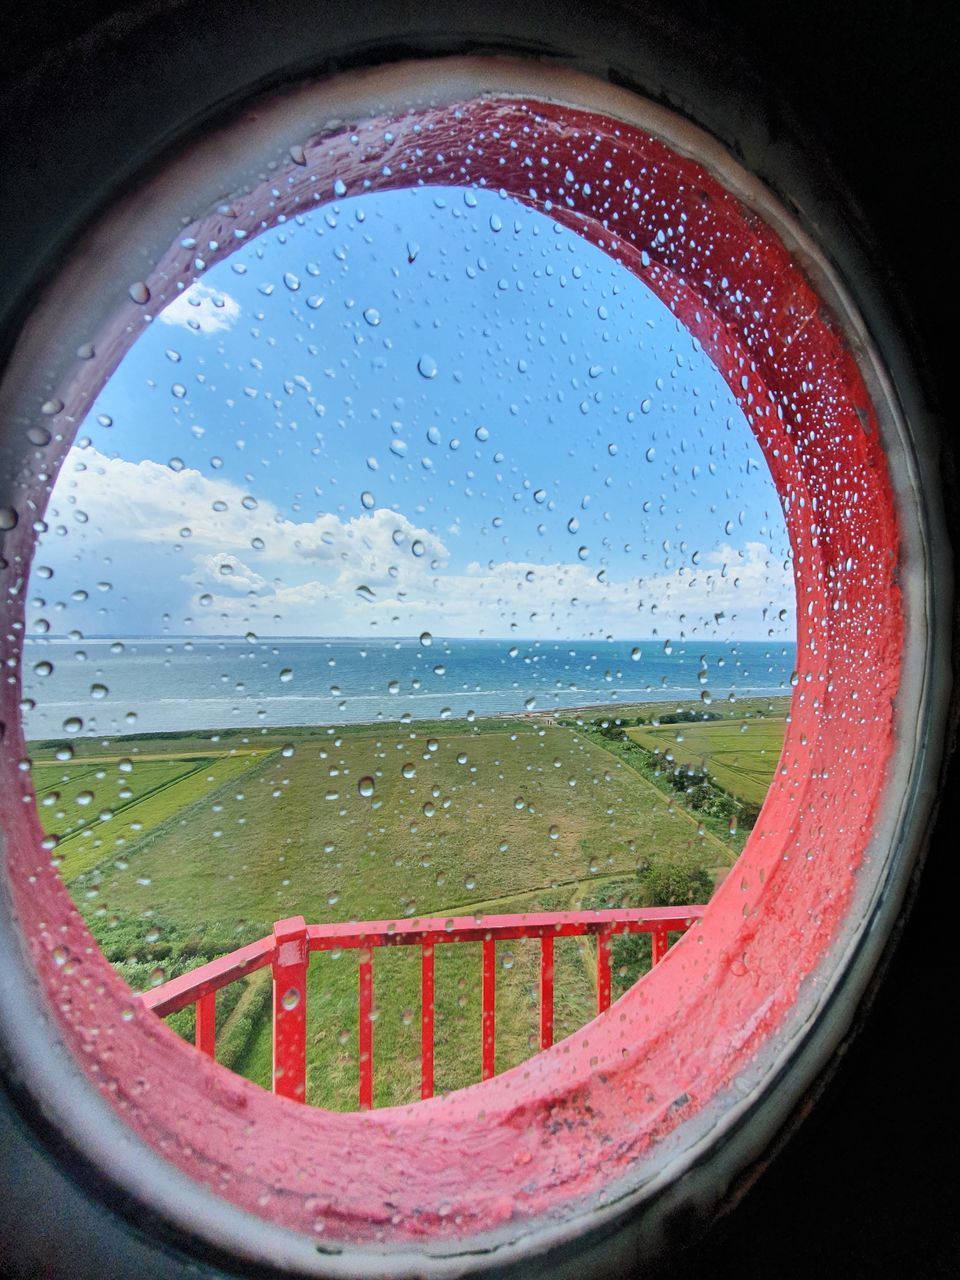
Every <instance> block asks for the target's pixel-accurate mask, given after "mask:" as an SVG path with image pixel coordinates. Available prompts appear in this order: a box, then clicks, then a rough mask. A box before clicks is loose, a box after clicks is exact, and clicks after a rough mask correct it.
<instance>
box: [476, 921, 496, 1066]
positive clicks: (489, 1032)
mask: <svg viewBox="0 0 960 1280" xmlns="http://www.w3.org/2000/svg"><path fill="white" fill-rule="evenodd" d="M482 986H483V991H482V1002H483V1014H482V1018H481V1068H480V1076H481V1079H483V1080H489V1079H490V1077H491V1076H492V1075H493V1069H494V1058H495V1054H496V1036H497V943H496V939H494V938H484V940H483V984H482Z"/></svg>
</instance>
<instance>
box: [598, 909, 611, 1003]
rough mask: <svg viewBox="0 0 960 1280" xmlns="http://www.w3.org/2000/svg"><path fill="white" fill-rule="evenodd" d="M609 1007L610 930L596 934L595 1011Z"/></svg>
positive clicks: (602, 930)
mask: <svg viewBox="0 0 960 1280" xmlns="http://www.w3.org/2000/svg"><path fill="white" fill-rule="evenodd" d="M609 1008H610V930H609V929H601V930H600V932H599V933H598V934H597V1013H603V1012H604V1011H605V1010H607V1009H609Z"/></svg>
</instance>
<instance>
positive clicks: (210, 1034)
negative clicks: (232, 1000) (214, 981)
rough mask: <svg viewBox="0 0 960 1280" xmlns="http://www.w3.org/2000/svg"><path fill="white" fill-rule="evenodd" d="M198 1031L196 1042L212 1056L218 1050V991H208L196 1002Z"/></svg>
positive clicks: (195, 1034)
mask: <svg viewBox="0 0 960 1280" xmlns="http://www.w3.org/2000/svg"><path fill="white" fill-rule="evenodd" d="M196 1022H197V1025H196V1031H195V1032H194V1044H195V1045H196V1046H197V1048H198V1049H199V1050H200V1052H201V1053H207V1054H209V1055H210V1057H211V1058H213V1057H215V1056H216V1052H217V993H216V991H208V992H207V993H206V995H203V996H201V997H200V999H199V1000H198V1001H197V1003H196Z"/></svg>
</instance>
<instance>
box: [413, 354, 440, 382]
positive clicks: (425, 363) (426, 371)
mask: <svg viewBox="0 0 960 1280" xmlns="http://www.w3.org/2000/svg"><path fill="white" fill-rule="evenodd" d="M417 369H418V370H419V372H420V373H421V374H422V376H423V377H424V378H435V377H436V376H437V373H438V370H437V362H436V360H434V358H433V356H429V355H426V354H424V355H422V356H421V357H420V359H419V360H418V361H417Z"/></svg>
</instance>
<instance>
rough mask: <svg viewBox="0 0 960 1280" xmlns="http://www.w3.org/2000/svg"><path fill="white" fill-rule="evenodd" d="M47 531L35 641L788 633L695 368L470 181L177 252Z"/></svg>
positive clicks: (590, 270) (556, 237)
mask: <svg viewBox="0 0 960 1280" xmlns="http://www.w3.org/2000/svg"><path fill="white" fill-rule="evenodd" d="M197 252H198V254H200V253H202V246H200V247H198V248H197ZM48 522H49V524H50V532H49V533H48V534H47V535H45V536H44V537H43V538H42V539H41V541H40V548H39V551H38V555H37V563H38V564H39V565H42V566H44V567H45V568H46V569H48V570H52V571H53V573H52V577H51V576H45V577H43V578H42V579H41V578H40V577H38V576H37V575H36V573H35V576H34V581H33V587H34V590H35V593H36V595H37V596H38V598H39V601H41V602H42V603H38V604H37V605H36V606H35V609H36V611H37V613H38V614H39V615H40V616H44V617H48V618H49V621H50V623H51V627H52V629H53V631H55V632H57V633H63V632H66V631H68V630H70V629H71V628H75V629H77V630H79V631H81V632H83V633H84V634H88V635H92V634H118V635H132V634H160V633H163V632H168V633H171V634H184V633H188V634H240V635H242V634H244V633H246V632H249V631H254V632H256V633H257V634H260V635H270V634H274V635H377V634H379V635H383V636H388V635H411V634H418V633H419V631H421V630H431V631H433V632H434V633H435V634H447V635H488V636H506V635H509V634H519V635H523V636H530V637H538V636H539V637H551V636H554V637H555V636H563V637H569V638H574V637H586V636H598V637H599V636H605V635H613V636H617V637H622V638H631V637H638V638H646V637H649V636H656V635H667V634H669V635H672V636H674V637H677V636H681V635H701V636H702V637H703V638H716V639H726V638H739V639H762V638H767V637H768V636H773V637H776V638H781V637H783V638H788V637H790V636H792V634H793V627H794V621H793V591H792V586H791V576H790V573H789V566H788V563H787V556H788V549H787V548H788V542H787V537H786V532H785V529H784V525H783V520H782V516H781V513H780V506H779V501H778V499H777V496H776V493H775V490H774V488H773V485H772V482H771V480H770V477H769V474H768V472H767V470H766V466H765V464H764V463H763V461H762V458H761V455H760V452H759V449H758V448H757V446H756V444H755V442H754V440H753V437H752V435H751V433H750V431H749V429H748V427H747V425H746V423H745V421H744V419H743V417H742V415H741V414H740V411H739V410H738V409H737V407H736V405H735V404H734V402H733V400H732V397H731V395H730V393H729V391H728V389H727V388H726V385H725V384H724V383H723V381H722V379H721V378H720V376H719V374H718V373H717V372H716V370H715V369H714V368H713V366H712V364H711V363H710V361H709V360H708V359H707V358H706V357H705V356H703V354H702V353H701V352H700V351H699V350H698V348H697V344H696V343H695V342H694V340H693V339H692V338H691V337H690V335H689V334H688V333H687V332H686V330H684V329H683V328H682V326H680V325H678V323H677V322H676V321H675V320H674V318H673V317H672V316H671V315H670V313H669V312H668V311H667V309H666V308H665V307H663V305H662V304H661V303H659V302H658V301H657V300H656V299H655V298H654V297H653V296H652V295H651V294H650V293H649V292H648V291H647V290H646V288H645V287H644V286H643V285H642V284H641V283H640V282H638V281H636V280H635V279H634V278H633V277H631V276H630V275H629V274H628V273H627V272H625V271H624V270H623V269H622V268H620V267H618V266H617V265H616V264H615V263H613V262H612V261H611V260H610V259H609V258H607V257H606V256H605V255H604V254H603V253H602V252H601V251H600V250H598V249H595V248H593V247H591V246H590V245H588V244H587V243H585V242H584V241H583V240H581V239H580V238H579V237H578V236H576V235H573V234H572V233H570V232H567V231H564V230H563V229H561V228H559V227H558V226H557V225H556V224H554V223H553V222H552V221H551V220H550V219H548V218H547V217H545V216H543V215H539V214H536V213H533V212H531V211H529V210H526V209H524V208H522V207H521V206H519V205H517V204H515V203H514V202H512V201H510V200H507V199H504V198H501V197H499V196H498V195H497V194H495V193H493V192H489V191H482V190H477V191H461V190H452V189H451V190H442V191H438V190H425V189H420V190H414V191H403V192H395V193H390V194H381V195H376V196H371V197H362V198H358V199H351V200H343V201H340V202H339V203H337V204H334V205H331V206H328V207H327V208H326V209H324V210H317V211H315V212H313V213H311V214H310V215H309V216H307V217H304V218H303V219H300V220H297V221H296V222H287V223H286V224H284V225H282V226H280V227H277V228H274V229H273V230H271V231H269V232H266V233H264V234H263V235H261V236H260V237H258V238H257V239H256V240H253V241H251V242H249V243H248V244H244V245H243V246H242V247H241V248H240V249H239V250H238V251H237V252H236V253H235V254H234V255H233V256H232V258H230V259H229V260H228V261H226V262H224V263H221V264H219V265H218V266H217V267H215V268H213V269H212V270H210V271H209V272H206V273H204V271H203V269H202V267H198V283H197V284H195V285H194V286H192V287H191V289H190V290H188V291H187V293H186V294H185V295H183V296H181V297H180V298H178V299H177V300H176V302H174V303H173V304H172V305H171V306H170V307H168V308H167V310H166V311H165V312H164V313H162V314H161V315H160V316H154V317H153V318H152V319H151V320H150V322H149V324H145V328H144V332H143V334H142V336H141V337H140V338H139V339H138V341H137V342H136V343H135V345H134V347H133V348H132V349H131V351H130V352H129V353H128V355H127V356H126V358H125V359H124V361H123V363H122V365H121V367H120V368H119V369H118V371H117V372H116V373H115V375H114V376H113V377H112V378H111V380H110V382H109V384H108V385H107V386H106V387H105V388H104V390H103V392H102V394H101V396H100V398H99V400H98V402H97V404H96V406H95V407H94V410H93V411H92V413H91V415H90V416H89V418H88V420H87V422H86V423H85V424H84V425H83V427H82V429H81V431H80V438H79V440H78V443H77V446H75V448H74V449H73V450H72V451H71V453H70V456H69V457H68V459H67V461H66V463H65V465H64V467H63V470H62V472H61V475H60V477H59V480H58V482H57V485H56V487H55V490H54V494H53V497H52V499H51V506H50V511H49V513H48ZM58 604H59V606H60V607H59V608H58V607H57V606H58Z"/></svg>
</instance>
